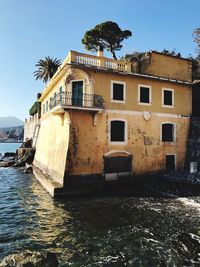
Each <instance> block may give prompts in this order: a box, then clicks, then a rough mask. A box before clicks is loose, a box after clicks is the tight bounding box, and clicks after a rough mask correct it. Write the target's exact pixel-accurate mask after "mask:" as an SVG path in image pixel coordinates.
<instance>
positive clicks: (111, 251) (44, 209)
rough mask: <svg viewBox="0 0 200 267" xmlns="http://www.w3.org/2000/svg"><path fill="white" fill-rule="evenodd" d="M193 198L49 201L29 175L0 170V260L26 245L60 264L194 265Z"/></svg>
mask: <svg viewBox="0 0 200 267" xmlns="http://www.w3.org/2000/svg"><path fill="white" fill-rule="evenodd" d="M188 201H189V202H188ZM198 201H199V198H198V197H196V198H192V202H191V198H190V199H187V198H185V199H182V200H180V199H175V200H174V199H154V198H134V197H123V198H118V197H96V198H93V199H91V198H90V199H77V200H74V201H67V202H64V201H55V200H53V199H52V198H51V197H50V196H49V195H48V194H47V193H46V192H45V191H44V190H43V188H42V187H41V186H40V185H39V184H38V183H37V181H36V180H35V179H34V178H33V177H32V176H31V175H27V174H24V173H23V171H22V170H19V169H18V170H17V169H12V168H9V169H1V170H0V259H1V258H3V257H4V256H5V255H8V254H10V253H13V252H15V251H23V250H24V249H32V250H37V251H38V250H39V251H40V250H49V251H53V252H56V253H57V255H58V258H59V260H60V266H91V267H93V266H114V267H115V266H119V267H122V266H144V267H145V266H147V267H149V266H184V265H185V266H192V264H193V265H194V264H196V265H194V266H198V264H200V259H199V255H200V252H199V232H198V231H199V226H200V219H199V210H198V207H199V206H198V205H197V204H196V203H198ZM188 203H190V204H192V205H193V206H191V205H188Z"/></svg>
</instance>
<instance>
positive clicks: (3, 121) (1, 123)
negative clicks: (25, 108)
mask: <svg viewBox="0 0 200 267" xmlns="http://www.w3.org/2000/svg"><path fill="white" fill-rule="evenodd" d="M23 124H24V122H23V121H21V120H20V119H18V118H16V117H11V116H10V117H0V128H5V127H16V126H21V125H23Z"/></svg>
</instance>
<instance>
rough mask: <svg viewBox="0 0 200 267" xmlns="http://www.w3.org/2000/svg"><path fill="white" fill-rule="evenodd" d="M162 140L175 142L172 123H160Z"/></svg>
mask: <svg viewBox="0 0 200 267" xmlns="http://www.w3.org/2000/svg"><path fill="white" fill-rule="evenodd" d="M161 137H162V142H175V126H174V124H173V123H163V124H162V136H161Z"/></svg>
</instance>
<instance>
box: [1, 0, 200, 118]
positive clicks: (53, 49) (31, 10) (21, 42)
mask: <svg viewBox="0 0 200 267" xmlns="http://www.w3.org/2000/svg"><path fill="white" fill-rule="evenodd" d="M199 10H200V1H199V0H190V1H188V0H174V1H172V0H167V1H163V0H123V1H120V0H101V1H97V0H74V1H68V0H56V1H55V0H0V63H1V64H0V116H17V117H19V118H21V119H22V120H24V119H25V118H26V117H27V116H28V110H29V108H30V107H31V106H32V104H33V102H34V101H35V99H36V94H37V93H38V92H40V91H42V89H43V87H44V84H43V83H42V82H40V81H35V79H34V76H33V72H34V70H35V69H36V68H35V64H36V63H37V61H38V60H39V59H41V58H44V57H45V56H52V57H57V58H58V59H61V60H64V58H65V57H66V55H67V53H68V51H69V50H76V51H80V52H86V51H85V49H84V47H83V45H82V44H81V39H82V37H83V35H84V33H85V32H86V31H87V30H88V29H91V28H93V27H94V26H95V25H96V24H98V23H101V22H104V21H107V20H112V21H115V22H117V23H118V24H119V26H120V27H121V28H122V29H128V30H131V31H132V33H133V36H132V37H131V38H129V39H128V40H126V41H125V45H124V47H123V49H122V51H121V52H119V53H117V56H122V55H124V54H125V53H126V52H128V53H130V52H133V51H148V50H158V51H161V50H162V49H164V48H166V49H170V50H172V49H176V51H177V52H181V54H182V56H184V57H187V56H188V55H189V54H192V55H195V44H194V42H193V38H192V31H193V30H194V29H195V28H196V27H198V26H200V21H199V19H198V18H199Z"/></svg>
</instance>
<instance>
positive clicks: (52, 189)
mask: <svg viewBox="0 0 200 267" xmlns="http://www.w3.org/2000/svg"><path fill="white" fill-rule="evenodd" d="M33 174H34V176H35V178H36V179H37V180H38V181H39V182H40V184H41V185H42V186H43V188H44V189H45V190H46V191H47V192H48V193H49V194H50V195H51V196H52V197H56V196H57V195H59V193H60V194H62V189H63V186H62V185H61V184H59V183H57V182H55V181H54V180H52V179H50V178H48V177H47V176H46V175H45V174H44V173H43V172H42V171H41V170H40V169H38V168H37V167H35V166H34V167H33Z"/></svg>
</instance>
